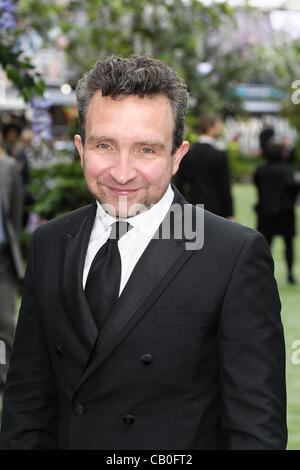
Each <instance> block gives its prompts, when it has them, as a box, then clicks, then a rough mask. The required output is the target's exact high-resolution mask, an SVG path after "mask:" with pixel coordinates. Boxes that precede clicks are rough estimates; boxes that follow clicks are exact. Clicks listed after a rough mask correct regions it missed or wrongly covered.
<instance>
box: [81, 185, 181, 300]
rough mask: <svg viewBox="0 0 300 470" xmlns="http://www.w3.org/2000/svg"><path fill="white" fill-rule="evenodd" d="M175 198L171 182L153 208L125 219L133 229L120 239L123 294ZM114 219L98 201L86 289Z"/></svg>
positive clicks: (86, 274)
mask: <svg viewBox="0 0 300 470" xmlns="http://www.w3.org/2000/svg"><path fill="white" fill-rule="evenodd" d="M173 197H174V192H173V190H172V188H171V186H170V185H169V186H168V188H167V190H166V192H165V194H164V195H163V197H162V198H161V199H160V200H159V201H158V202H157V203H156V204H154V205H153V206H152V207H151V208H150V209H148V210H147V211H145V212H143V213H141V214H138V215H136V216H134V217H128V219H125V221H126V222H129V223H130V224H131V226H132V228H131V230H129V231H128V232H127V233H125V235H123V236H122V238H120V240H119V241H118V247H119V252H120V256H121V283H120V291H119V295H120V294H121V292H122V290H123V289H124V287H125V285H126V283H127V281H128V279H129V277H130V275H131V273H132V271H133V269H134V267H135V265H136V263H137V262H138V260H139V259H140V257H141V255H142V253H143V252H144V250H145V248H146V247H147V245H148V243H149V242H150V240H151V238H152V237H153V235H154V234H155V232H156V230H157V229H158V227H159V226H160V224H161V222H162V221H163V219H164V217H165V215H166V214H167V212H168V210H169V209H170V207H171V204H172V202H173ZM114 222H116V219H115V218H114V217H112V216H111V215H109V214H107V212H105V211H104V210H103V208H102V207H101V204H100V203H99V202H98V201H97V212H96V217H95V222H94V226H93V228H92V231H91V236H90V241H89V245H88V249H87V254H86V258H85V265H84V270H83V288H85V284H86V280H87V276H88V272H89V269H90V267H91V264H92V262H93V259H94V257H95V255H96V254H97V252H98V250H99V249H100V248H101V246H103V245H104V243H106V241H107V239H108V237H109V234H110V231H111V225H112V224H113V223H114Z"/></svg>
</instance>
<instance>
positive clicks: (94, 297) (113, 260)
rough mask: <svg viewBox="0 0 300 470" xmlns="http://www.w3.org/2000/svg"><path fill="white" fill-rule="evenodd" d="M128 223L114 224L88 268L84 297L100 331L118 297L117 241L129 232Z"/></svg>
mask: <svg viewBox="0 0 300 470" xmlns="http://www.w3.org/2000/svg"><path fill="white" fill-rule="evenodd" d="M129 228H131V227H130V225H129V223H128V222H115V223H114V224H113V225H112V228H111V232H110V235H109V238H108V240H107V242H106V243H105V244H104V245H103V246H102V247H101V248H100V249H99V251H98V253H97V254H96V256H95V258H94V261H93V263H92V265H91V267H90V270H89V274H88V278H87V281H86V286H85V295H86V298H87V301H88V304H89V307H90V310H91V312H92V314H93V317H94V320H95V322H96V324H97V326H98V329H99V330H100V329H101V328H102V326H103V324H104V322H105V320H106V318H107V317H108V315H109V314H110V312H111V311H112V309H113V307H114V304H115V302H116V300H117V299H118V296H119V289H120V280H121V257H120V253H119V249H118V240H119V239H120V238H121V237H122V236H123V235H125V233H126V232H127V231H128V230H129Z"/></svg>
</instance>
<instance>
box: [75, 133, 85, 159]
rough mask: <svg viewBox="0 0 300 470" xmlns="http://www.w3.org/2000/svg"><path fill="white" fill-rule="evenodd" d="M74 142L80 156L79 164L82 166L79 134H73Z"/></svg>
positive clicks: (81, 147)
mask: <svg viewBox="0 0 300 470" xmlns="http://www.w3.org/2000/svg"><path fill="white" fill-rule="evenodd" d="M74 143H75V145H76V148H77V150H78V153H79V156H80V160H81V166H82V167H83V144H82V139H81V136H80V135H79V134H76V135H74Z"/></svg>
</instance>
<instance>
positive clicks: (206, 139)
mask: <svg viewBox="0 0 300 470" xmlns="http://www.w3.org/2000/svg"><path fill="white" fill-rule="evenodd" d="M197 142H199V143H200V144H210V145H215V143H216V141H215V139H214V138H213V137H211V136H210V135H204V134H202V135H200V136H199V137H198V139H197Z"/></svg>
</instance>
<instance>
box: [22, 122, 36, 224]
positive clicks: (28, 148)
mask: <svg viewBox="0 0 300 470" xmlns="http://www.w3.org/2000/svg"><path fill="white" fill-rule="evenodd" d="M33 139H34V132H33V131H32V130H31V129H28V128H25V129H23V130H22V132H21V149H20V151H19V153H18V161H19V162H20V163H19V165H20V168H19V169H20V173H21V178H22V184H23V192H24V220H23V226H26V223H27V221H28V216H29V212H28V207H29V206H30V205H31V204H32V203H33V197H32V195H31V193H30V190H29V184H30V162H31V161H32V160H33V159H34V157H35V155H36V150H35V149H34V148H33V146H32V141H33Z"/></svg>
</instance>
